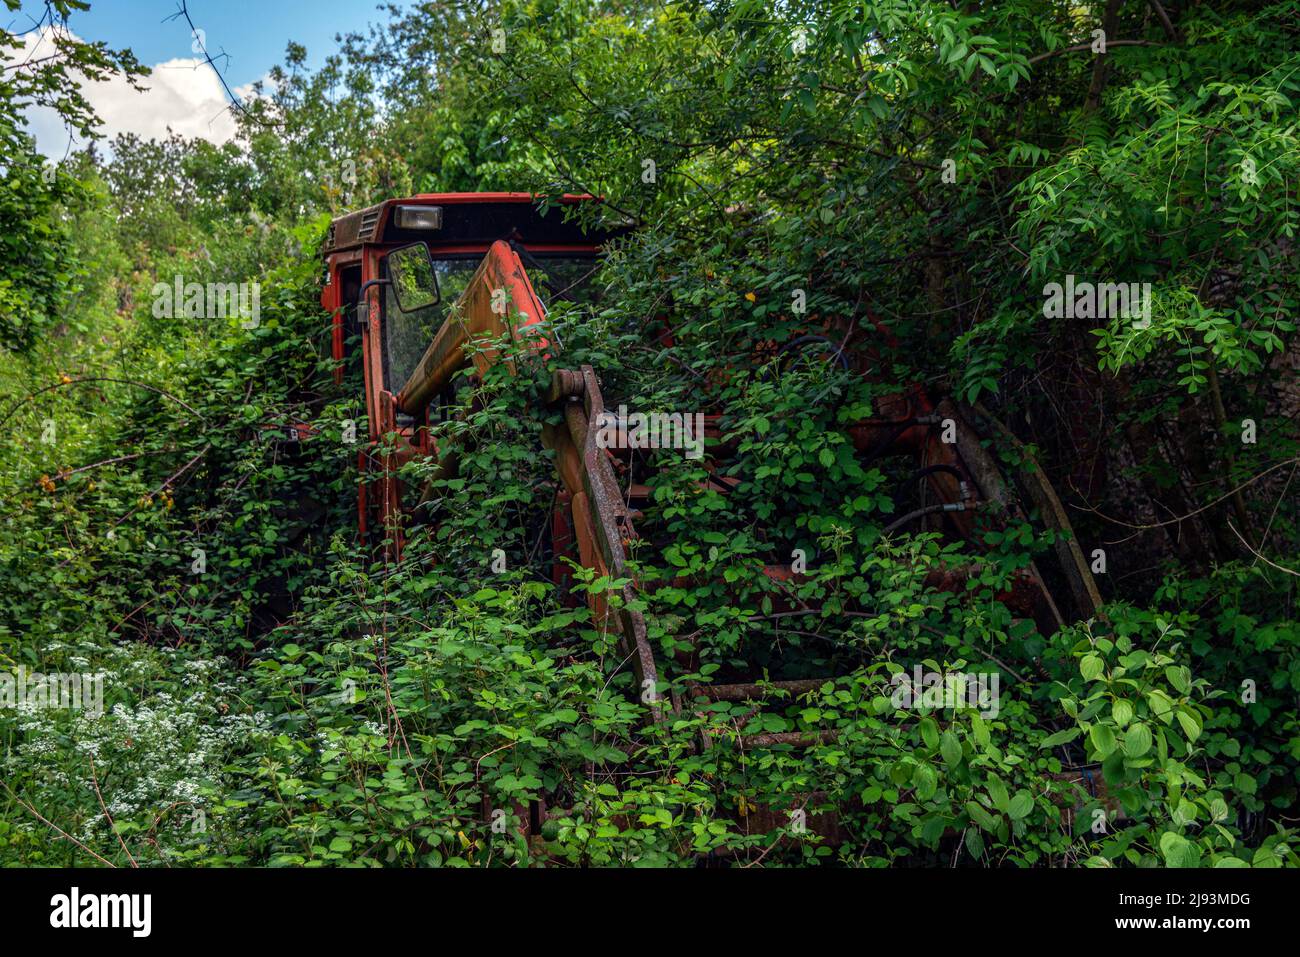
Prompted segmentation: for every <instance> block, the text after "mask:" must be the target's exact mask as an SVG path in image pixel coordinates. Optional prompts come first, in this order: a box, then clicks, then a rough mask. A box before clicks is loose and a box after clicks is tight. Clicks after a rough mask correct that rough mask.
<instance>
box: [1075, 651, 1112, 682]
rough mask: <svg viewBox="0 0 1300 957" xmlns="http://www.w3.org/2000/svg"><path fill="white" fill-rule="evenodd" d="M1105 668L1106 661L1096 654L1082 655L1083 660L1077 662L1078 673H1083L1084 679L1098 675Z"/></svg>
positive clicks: (1091, 678) (1087, 679) (1090, 679)
mask: <svg viewBox="0 0 1300 957" xmlns="http://www.w3.org/2000/svg"><path fill="white" fill-rule="evenodd" d="M1105 670H1106V663H1105V662H1104V661H1102V660H1101V658H1100V656H1098V655H1084V656H1083V660H1082V661H1080V662H1079V673H1080V674H1081V675H1083V679H1084V680H1085V681H1092V680H1094V679H1096V678H1098V677H1100V676H1101V673H1102V672H1103V671H1105Z"/></svg>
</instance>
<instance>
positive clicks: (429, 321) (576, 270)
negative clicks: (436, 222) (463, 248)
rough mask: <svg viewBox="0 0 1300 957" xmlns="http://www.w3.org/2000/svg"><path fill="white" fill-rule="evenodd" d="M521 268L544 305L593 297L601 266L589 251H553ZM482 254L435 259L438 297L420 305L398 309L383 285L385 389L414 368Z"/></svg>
mask: <svg viewBox="0 0 1300 957" xmlns="http://www.w3.org/2000/svg"><path fill="white" fill-rule="evenodd" d="M528 259H529V260H532V261H531V262H528V261H527V260H526V261H525V265H524V268H525V270H526V271H527V272H528V278H529V280H530V281H531V282H532V284H533V290H534V291H535V292H536V293H537V295H538V297H539V298H540V299H541V300H542V305H544V306H546V307H547V308H548V309H549V308H551V306H552V305H553V304H554V303H555V302H557V301H569V302H579V303H592V302H594V301H595V298H596V288H595V284H594V283H592V282H591V278H592V276H594V275H595V273H596V271H597V270H598V269H599V268H600V260H599V259H597V258H596V257H594V256H555V255H547V254H544V253H539V254H534V255H531V256H529V257H528ZM482 261H483V258H482V257H481V256H472V257H469V258H462V259H435V260H433V268H434V271H435V272H436V273H437V274H438V289H439V290H440V291H441V298H440V300H439V301H438V302H437V303H435V304H433V305H430V306H425V307H424V308H422V309H414V310H412V311H411V312H403V311H402V309H401V307H400V306H399V305H398V304H397V296H396V295H395V294H394V291H393V287H392V286H391V285H389V286H385V287H384V379H385V381H386V382H387V383H388V388H389V389H391V390H393V391H397V390H398V389H401V388H402V386H404V385H405V384H406V380H407V379H409V378H410V377H411V373H412V372H414V371H415V367H416V365H417V364H418V363H419V361H420V359H421V358H422V357H423V356H424V352H425V350H426V349H428V348H429V343H430V342H432V341H433V337H434V335H435V334H436V333H437V331H438V328H439V327H440V326H441V325H442V321H443V319H445V318H446V316H447V312H448V310H450V309H451V307H452V305H453V304H454V303H455V302H456V300H457V299H459V298H460V294H461V293H462V292H464V291H465V287H466V286H468V285H469V281H470V280H471V279H472V278H473V277H474V271H475V270H476V269H477V268H478V266H479V263H481V262H482Z"/></svg>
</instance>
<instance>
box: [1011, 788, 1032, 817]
mask: <svg viewBox="0 0 1300 957" xmlns="http://www.w3.org/2000/svg"><path fill="white" fill-rule="evenodd" d="M1033 809H1034V796H1033V795H1032V794H1030V793H1029V792H1028V791H1026V790H1023V789H1021V790H1019V791H1017V792H1016V796H1015V797H1013V798H1012V799H1011V804H1010V805H1009V806H1008V807H1007V817H1009V818H1011V820H1013V821H1019V820H1021V819H1022V818H1025V817H1028V816H1029V812H1030V811H1032V810H1033Z"/></svg>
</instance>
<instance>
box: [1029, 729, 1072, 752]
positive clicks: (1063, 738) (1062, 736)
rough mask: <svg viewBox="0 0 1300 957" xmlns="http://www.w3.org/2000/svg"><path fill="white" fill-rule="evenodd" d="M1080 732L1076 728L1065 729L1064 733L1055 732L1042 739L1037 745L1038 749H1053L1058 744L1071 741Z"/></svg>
mask: <svg viewBox="0 0 1300 957" xmlns="http://www.w3.org/2000/svg"><path fill="white" fill-rule="evenodd" d="M1080 734H1082V732H1081V731H1080V730H1079V729H1078V728H1066V729H1065V730H1064V731H1057V732H1056V733H1055V734H1049V735H1048V736H1047V737H1045V738H1043V740H1042V742H1041V743H1040V744H1039V745H1038V746H1039V747H1040V748H1054V747H1056V746H1057V745H1058V744H1065V743H1066V742H1067V741H1073V740H1074V739H1075V738H1077V737H1078V736H1079V735H1080Z"/></svg>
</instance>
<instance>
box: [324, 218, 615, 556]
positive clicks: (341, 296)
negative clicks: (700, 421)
mask: <svg viewBox="0 0 1300 957" xmlns="http://www.w3.org/2000/svg"><path fill="white" fill-rule="evenodd" d="M588 202H594V200H592V198H591V197H587V196H563V197H560V198H559V199H558V201H552V203H551V204H550V206H551V208H549V209H542V208H539V202H538V197H535V196H533V195H531V194H529V193H425V194H420V195H417V196H412V197H410V198H407V199H393V200H386V201H385V202H382V203H379V204H377V205H375V206H371V207H369V208H367V209H363V210H359V211H357V212H353V213H348V214H347V215H344V216H340V217H339V218H337V219H335V220H334V221H333V222H331V223H330V226H329V232H328V233H327V235H326V237H325V242H324V246H323V255H324V258H325V267H326V269H325V279H324V287H323V289H322V291H321V305H322V306H323V307H324V308H325V309H326V310H328V311H329V313H330V315H331V351H332V355H333V357H334V359H335V360H337V361H338V362H339V365H338V367H337V368H336V369H335V373H334V375H335V381H336V382H340V383H341V382H342V381H343V378H344V373H345V370H348V369H356V368H357V367H358V366H359V367H360V369H361V371H362V373H363V377H364V390H365V403H366V406H365V407H366V417H367V421H368V423H369V435H368V442H366V448H365V449H364V450H363V451H362V452H361V455H360V457H359V458H360V463H361V465H362V469H363V472H369V473H372V474H373V473H374V472H376V470H377V466H378V465H379V464H380V463H378V462H377V461H376V452H377V448H378V446H379V445H380V440H381V438H382V437H383V436H385V435H390V434H394V433H396V435H397V437H398V449H397V451H396V452H395V453H393V456H394V457H390V458H389V460H388V461H385V462H384V463H382V466H383V472H384V474H386V475H391V473H392V471H393V470H394V469H395V468H396V467H398V466H400V465H401V464H402V463H403V462H405V461H407V460H409V459H410V458H411V457H412V456H414V455H418V454H424V455H429V454H433V453H434V452H435V450H434V449H432V448H431V445H430V440H429V437H428V428H427V426H428V423H429V406H430V404H431V402H432V401H433V400H434V399H435V398H437V396H436V395H426V394H423V393H419V394H416V393H417V392H418V390H416V389H413V388H411V387H410V384H411V383H413V382H418V381H420V380H421V378H422V377H421V376H419V375H417V370H418V369H419V367H420V365H421V363H422V362H424V361H426V360H427V361H429V362H432V361H433V360H432V359H431V358H430V357H429V355H428V354H429V353H430V352H432V351H436V350H435V349H434V346H433V345H432V343H433V340H434V339H435V337H437V336H438V333H439V331H440V330H441V329H442V327H443V325H444V322H445V320H446V318H447V316H448V315H449V314H450V310H451V309H452V307H453V306H454V305H455V304H456V303H457V301H458V300H459V299H460V298H461V297H462V296H463V295H464V294H465V293H466V292H467V290H469V287H470V286H471V284H472V283H474V281H475V280H476V277H477V278H478V279H480V280H481V281H480V283H479V284H480V285H484V284H485V283H486V280H485V279H484V277H485V276H486V275H487V274H488V272H491V274H492V275H494V276H496V277H497V278H496V279H494V280H493V281H492V283H491V284H489V285H499V286H503V287H504V286H508V287H510V288H509V292H510V298H511V302H512V308H515V309H517V310H518V311H520V312H525V311H531V313H532V315H533V316H535V317H537V321H540V319H541V317H542V316H543V315H544V314H545V311H546V308H547V307H548V306H549V305H551V304H552V303H553V302H555V301H557V300H566V299H579V300H581V299H583V298H585V297H587V296H588V295H590V283H589V280H590V278H591V276H592V275H593V274H594V272H595V271H596V269H597V267H598V265H599V256H600V253H601V250H602V247H603V244H604V243H605V242H607V241H608V240H609V239H610V238H612V237H613V235H614V234H615V232H614V231H611V230H604V229H597V230H591V231H584V229H583V228H582V227H581V226H580V225H579V224H578V223H577V222H576V221H575V220H574V219H573V218H570V217H566V216H565V212H566V211H565V210H564V209H562V208H556V205H557V204H558V205H559V206H561V207H563V206H571V205H574V204H578V203H588ZM503 251H504V255H503ZM490 254H491V255H490ZM506 256H508V258H509V260H510V262H511V263H512V264H513V268H509V269H505V270H504V272H503V271H502V270H501V268H499V267H498V269H497V270H496V271H495V272H493V271H492V270H490V269H489V267H490V266H492V265H493V264H492V263H489V262H488V260H490V259H493V258H494V257H495V259H497V260H504V258H505V257H506ZM489 291H490V292H493V291H500V290H495V289H489ZM404 388H406V392H407V394H406V395H405V396H403V394H402V393H403V389H404ZM358 438H360V436H358ZM390 484H392V485H393V487H392V489H391V490H390V489H389V488H388V486H389V485H390ZM383 485H384V490H383V491H382V496H383V498H384V499H385V500H386V499H387V498H388V497H389V496H390V495H395V496H399V497H401V496H402V491H401V489H400V486H398V485H396V484H395V483H390V482H389V481H387V480H385V481H384V482H383ZM366 498H367V493H366V481H365V480H364V479H363V484H362V491H361V500H360V502H359V508H360V512H361V515H360V524H361V527H362V530H363V532H364V531H365V529H366V526H367V524H369V523H368V515H367V513H368V512H370V511H372V509H371V508H368V507H367V504H366ZM372 504H373V503H372ZM402 504H403V503H401V502H397V501H395V502H387V501H384V502H383V503H382V505H381V506H380V508H379V512H380V514H383V515H387V514H389V513H390V512H391V511H392V510H393V507H396V508H400V507H401V505H402ZM371 521H373V516H372V517H371Z"/></svg>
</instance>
